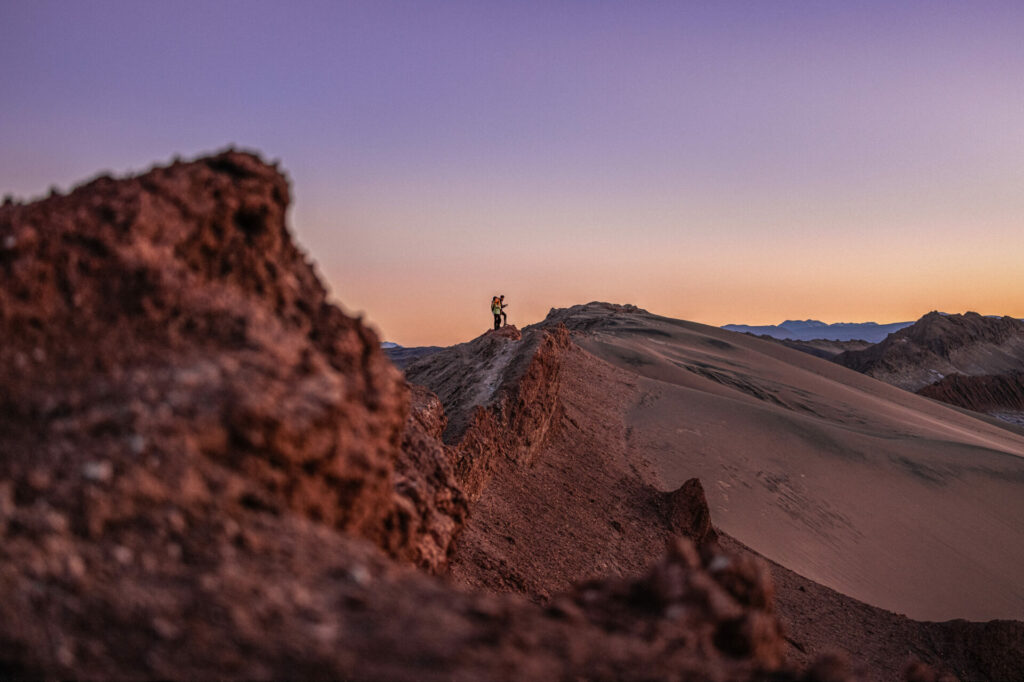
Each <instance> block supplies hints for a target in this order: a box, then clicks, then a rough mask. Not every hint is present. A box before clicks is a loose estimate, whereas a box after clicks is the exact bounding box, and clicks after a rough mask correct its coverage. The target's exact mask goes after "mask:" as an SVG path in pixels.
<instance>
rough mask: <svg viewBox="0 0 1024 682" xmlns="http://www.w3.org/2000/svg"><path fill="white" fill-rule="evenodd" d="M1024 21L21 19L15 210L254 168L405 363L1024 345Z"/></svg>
mask: <svg viewBox="0 0 1024 682" xmlns="http://www.w3.org/2000/svg"><path fill="white" fill-rule="evenodd" d="M1022 36H1024V3H1019V2H1013V3H1011V2H1004V3H985V2H971V3H964V2H956V3H943V2H921V3H893V2H881V1H879V2H843V3H829V2H821V1H818V2H799V3H797V2H744V3H728V2H702V3H683V2H666V3H641V2H630V3H610V2H574V3H554V2H536V3H534V2H509V3H489V2H471V3H470V2H467V3H458V2H409V3H388V2H366V3H340V2H324V3H299V2H291V3H287V4H286V3H268V2H237V3H236V2H216V3H213V2H194V3H172V2H164V3H157V2H123V3H101V2H54V3H51V2H27V1H26V2H11V1H10V0H0V65H2V67H0V92H3V93H4V99H3V109H2V113H0V192H2V193H5V194H6V193H13V194H15V195H16V196H22V197H30V196H37V195H40V194H43V193H45V192H46V190H47V189H48V188H49V186H50V185H52V184H56V185H58V186H59V187H61V188H63V189H67V188H69V187H70V186H71V185H73V184H75V183H78V182H80V181H82V180H84V179H86V178H88V177H91V176H92V175H95V174H96V173H97V172H98V171H100V170H111V171H114V172H115V173H125V172H128V171H130V170H142V169H144V168H146V167H148V166H149V165H151V164H153V163H155V162H161V163H162V162H166V161H167V160H169V159H170V158H171V157H172V156H173V155H175V154H182V155H184V156H186V157H188V156H195V155H197V154H199V153H202V152H206V151H211V150H215V149H218V148H221V147H224V146H226V145H228V144H230V143H235V144H237V145H239V146H242V147H246V148H253V149H257V150H260V151H261V152H262V153H264V154H265V155H266V157H267V158H277V159H280V160H281V162H282V164H283V166H284V167H285V168H286V169H287V170H288V172H289V174H290V175H291V177H292V180H293V182H294V196H295V200H296V203H295V208H294V210H293V213H292V219H293V220H292V224H293V227H294V229H295V232H296V234H297V236H298V238H299V241H300V242H301V243H302V244H303V246H304V247H305V248H306V249H307V250H308V251H309V252H310V253H311V255H312V256H313V257H314V259H316V260H317V262H318V263H319V265H320V269H321V272H322V273H323V275H324V276H325V278H326V279H327V280H328V282H329V284H330V285H331V286H332V288H333V290H334V292H335V294H336V296H337V298H338V299H339V301H340V302H341V303H342V304H343V305H344V307H346V308H347V309H349V310H351V311H357V310H363V311H366V313H367V315H368V317H369V318H370V320H371V321H373V322H374V323H375V324H377V325H378V326H379V327H380V328H381V331H382V333H383V335H384V336H385V337H386V338H391V339H393V340H396V341H398V342H400V343H403V344H407V345H414V344H421V343H442V344H448V343H453V342H455V341H458V340H465V339H466V338H469V337H471V336H475V335H476V334H477V333H479V332H480V331H482V330H483V329H484V328H486V325H487V324H488V322H489V320H488V311H487V302H488V301H489V299H490V296H491V294H492V293H497V292H501V293H504V294H505V295H506V296H507V297H508V300H509V302H510V304H511V307H510V308H509V312H510V313H511V321H513V322H516V323H517V324H520V326H521V325H523V324H526V323H529V322H533V321H536V320H537V319H539V318H541V317H543V315H544V314H545V313H546V312H547V309H548V308H550V307H552V306H565V305H571V304H574V303H581V302H586V301H589V300H593V299H602V300H612V301H616V302H631V303H635V304H637V305H640V306H642V307H646V308H648V309H650V310H652V311H655V312H659V313H662V314H666V315H672V316H675V317H683V318H687V319H693V320H696V321H701V322H707V323H710V324H725V323H728V322H744V323H750V324H756V323H771V322H779V321H781V320H782V319H785V318H800V319H802V318H806V317H817V318H819V319H823V320H825V321H840V320H845V321H860V320H866V319H874V320H876V321H879V322H887V321H896V320H909V319H914V318H916V317H919V316H920V315H922V314H924V313H925V312H928V311H929V310H932V309H942V310H947V311H949V312H963V311H964V310H968V309H972V310H977V311H978V312H982V313H988V314H1013V315H1017V316H1024V297H1022V296H1021V295H1020V282H1021V277H1020V275H1019V272H1020V270H1021V265H1020V264H1021V262H1022V257H1024V38H1022Z"/></svg>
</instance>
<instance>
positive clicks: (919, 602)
mask: <svg viewBox="0 0 1024 682" xmlns="http://www.w3.org/2000/svg"><path fill="white" fill-rule="evenodd" d="M558 321H562V322H564V323H565V324H566V325H567V326H569V328H570V329H574V330H576V333H575V334H574V341H575V343H576V344H577V345H578V346H580V347H581V348H583V349H585V350H586V351H588V352H590V353H592V354H593V355H594V356H596V357H597V358H599V359H602V360H604V361H606V362H608V363H610V364H611V365H613V366H615V367H617V368H619V369H620V370H623V371H625V372H627V373H629V374H631V375H632V376H633V377H634V380H635V383H636V386H637V389H638V390H635V391H631V393H632V397H631V399H630V400H629V401H627V404H620V409H621V411H622V414H621V417H622V418H623V420H624V423H625V437H626V453H627V455H626V456H627V459H628V462H629V466H630V468H631V469H632V470H633V471H636V472H639V473H640V474H641V475H642V476H644V477H646V482H648V483H649V484H651V485H653V486H655V487H657V488H659V489H661V490H671V489H674V488H677V487H678V486H679V485H681V484H682V483H683V482H684V481H685V480H687V479H689V478H692V477H694V476H696V477H699V478H700V479H701V480H702V481H703V482H704V486H705V489H706V490H707V495H708V500H709V503H710V505H711V510H712V518H713V519H714V520H715V523H716V525H717V526H719V527H720V528H721V529H723V530H724V531H725V532H727V533H729V534H730V535H732V536H734V537H736V538H737V539H738V540H740V541H741V542H743V543H745V544H747V545H749V546H750V547H751V548H753V549H755V550H756V551H758V552H760V553H762V554H763V555H765V556H766V557H768V558H770V559H772V560H774V561H777V562H778V563H780V564H782V565H784V566H786V567H787V568H789V569H792V570H793V571H796V572H797V573H800V574H802V575H804V576H807V577H808V578H811V579H812V580H814V581H816V582H818V583H821V584H822V585H825V586H828V587H831V588H833V589H835V590H838V591H839V592H842V593H844V594H847V595H850V596H852V597H855V598H857V599H860V600H863V601H865V602H867V603H869V604H873V605H877V606H880V607H882V608H885V609H889V610H892V611H895V612H899V613H905V614H907V615H908V616H910V617H912V618H917V619H924V620H946V619H952V618H966V619H971V620H988V619H993V618H1008V619H1022V618H1024V436H1021V435H1020V434H1019V432H1014V431H1012V430H1009V429H1003V428H1000V427H999V426H997V425H994V424H992V423H989V422H985V421H980V420H978V419H975V418H972V417H971V416H969V415H966V414H964V413H962V412H959V411H956V410H953V409H950V408H947V407H945V406H942V405H940V404H938V403H936V402H934V401H930V400H926V399H923V398H921V397H918V396H915V395H912V394H909V393H907V392H905V391H903V390H900V389H897V388H895V387H892V386H889V385H887V384H884V383H882V382H880V381H876V380H874V379H871V378H869V377H865V376H862V375H860V374H857V373H856V372H853V371H851V370H847V369H845V368H842V367H839V366H836V365H834V364H831V363H829V362H826V361H824V360H819V359H817V358H814V357H811V356H808V355H806V354H803V353H799V352H797V351H793V350H790V349H787V348H783V347H781V346H779V345H778V344H773V343H768V342H765V341H762V340H759V339H756V338H752V337H749V336H745V335H741V334H736V333H731V332H727V331H724V330H721V329H717V328H714V327H707V326H703V325H699V324H694V323H689V322H681V321H677V320H671V319H667V318H660V317H657V316H654V315H650V314H648V313H645V312H643V311H638V310H635V309H620V310H617V311H615V312H613V313H610V312H609V310H608V308H607V307H604V306H601V305H593V304H592V305H589V306H577V307H576V308H573V309H570V310H569V311H564V312H559V313H556V314H555V315H553V316H552V317H550V318H549V321H548V322H547V324H552V323H555V322H558Z"/></svg>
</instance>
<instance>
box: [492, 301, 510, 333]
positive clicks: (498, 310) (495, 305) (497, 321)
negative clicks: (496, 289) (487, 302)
mask: <svg viewBox="0 0 1024 682" xmlns="http://www.w3.org/2000/svg"><path fill="white" fill-rule="evenodd" d="M504 300H505V297H504V296H495V297H494V298H492V299H491V313H492V314H493V315H494V328H495V329H499V328H500V327H501V319H502V318H503V317H504V318H505V324H508V315H506V314H505V312H504V311H503V310H502V308H504V307H505V304H504V303H502V301H504Z"/></svg>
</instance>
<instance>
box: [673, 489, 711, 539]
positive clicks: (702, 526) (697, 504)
mask: <svg viewBox="0 0 1024 682" xmlns="http://www.w3.org/2000/svg"><path fill="white" fill-rule="evenodd" d="M664 499H665V506H666V512H667V514H668V519H669V523H670V524H671V525H672V527H673V528H675V529H676V532H677V533H680V534H682V535H685V536H686V537H688V538H692V539H693V541H694V542H696V543H697V544H698V545H701V544H704V543H706V542H712V541H714V540H717V539H718V534H717V533H715V529H714V527H712V525H711V511H710V510H709V509H708V501H707V498H706V497H705V496H704V486H702V485H701V483H700V479H699V478H691V479H690V480H688V481H686V482H685V483H683V485H681V486H679V488H677V489H676V490H673V491H672V492H669V493H665V494H664Z"/></svg>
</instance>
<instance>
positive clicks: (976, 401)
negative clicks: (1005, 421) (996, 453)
mask: <svg viewBox="0 0 1024 682" xmlns="http://www.w3.org/2000/svg"><path fill="white" fill-rule="evenodd" d="M917 392H918V393H919V394H920V395H923V396H927V397H929V398H934V399H935V400H941V401H942V402H944V403H950V404H951V405H958V406H960V407H964V408H967V409H968V410H975V411H976V412H992V411H1002V410H1009V411H1013V412H1024V372H1019V371H1018V372H1010V373H1008V374H1003V375H995V376H993V375H981V376H966V375H963V374H951V375H950V376H948V377H944V378H943V379H941V380H940V381H936V382H935V383H934V384H929V385H928V386H925V387H924V388H922V389H920V390H918V391H917Z"/></svg>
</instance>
